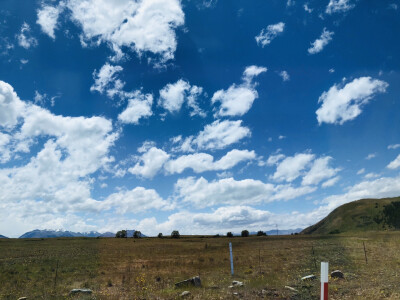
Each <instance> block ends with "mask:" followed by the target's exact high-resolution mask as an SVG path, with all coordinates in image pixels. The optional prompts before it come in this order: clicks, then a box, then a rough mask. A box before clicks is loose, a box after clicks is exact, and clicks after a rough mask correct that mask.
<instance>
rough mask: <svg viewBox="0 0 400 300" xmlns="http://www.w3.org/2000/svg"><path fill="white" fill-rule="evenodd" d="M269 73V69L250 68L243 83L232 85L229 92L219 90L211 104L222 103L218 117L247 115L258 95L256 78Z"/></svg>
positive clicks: (246, 70)
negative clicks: (254, 80) (254, 81)
mask: <svg viewBox="0 0 400 300" xmlns="http://www.w3.org/2000/svg"><path fill="white" fill-rule="evenodd" d="M266 71H267V68H264V67H259V66H249V67H247V68H246V69H245V71H244V72H243V83H242V84H240V85H236V84H232V85H231V86H230V87H229V88H228V89H227V90H219V91H217V92H215V93H214V95H213V96H212V98H211V102H212V103H213V104H215V103H216V102H220V103H221V105H220V108H219V110H218V113H217V115H218V116H242V115H244V114H245V113H247V112H248V111H249V110H250V108H251V106H252V105H253V102H254V100H255V99H257V98H258V93H257V91H256V89H255V87H256V86H257V83H253V79H254V77H256V76H258V75H259V74H261V73H264V72H266Z"/></svg>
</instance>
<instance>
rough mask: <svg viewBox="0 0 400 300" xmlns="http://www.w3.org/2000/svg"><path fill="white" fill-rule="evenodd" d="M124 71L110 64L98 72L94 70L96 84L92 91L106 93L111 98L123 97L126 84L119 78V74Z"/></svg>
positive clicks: (106, 64) (91, 88)
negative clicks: (122, 93)
mask: <svg viewBox="0 0 400 300" xmlns="http://www.w3.org/2000/svg"><path fill="white" fill-rule="evenodd" d="M122 70H123V68H122V67H121V66H112V65H110V64H109V63H105V64H104V65H103V66H102V67H101V69H100V70H99V71H98V72H97V70H94V72H93V79H94V84H93V85H92V86H91V87H90V91H92V92H94V91H97V92H99V93H100V94H103V93H106V94H107V96H108V97H109V98H113V97H114V96H115V95H117V94H118V95H121V92H122V89H123V87H124V85H125V83H124V82H123V81H121V80H120V79H118V78H117V74H118V73H119V72H122Z"/></svg>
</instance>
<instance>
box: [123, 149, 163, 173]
mask: <svg viewBox="0 0 400 300" xmlns="http://www.w3.org/2000/svg"><path fill="white" fill-rule="evenodd" d="M169 157H170V155H169V154H168V153H167V152H165V151H164V150H161V149H158V148H156V147H151V148H150V149H148V150H146V152H145V153H143V154H142V156H140V157H137V160H138V162H137V163H136V164H135V165H134V166H133V167H131V168H129V169H128V171H129V172H130V173H132V174H134V175H138V176H140V177H144V178H153V177H154V176H155V175H156V174H157V173H158V171H160V170H161V169H162V168H163V166H164V163H165V162H166V161H167V160H168V159H169Z"/></svg>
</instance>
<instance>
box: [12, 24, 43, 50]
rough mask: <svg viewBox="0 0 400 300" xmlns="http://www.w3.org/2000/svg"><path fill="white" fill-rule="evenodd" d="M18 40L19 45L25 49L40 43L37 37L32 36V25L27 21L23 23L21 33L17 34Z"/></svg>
mask: <svg viewBox="0 0 400 300" xmlns="http://www.w3.org/2000/svg"><path fill="white" fill-rule="evenodd" d="M17 40H18V45H20V46H21V47H23V48H25V49H29V48H31V47H36V46H37V45H38V41H37V39H36V38H34V37H32V36H31V27H30V26H29V25H28V24H27V23H26V22H24V24H22V27H21V30H20V33H19V34H18V35H17Z"/></svg>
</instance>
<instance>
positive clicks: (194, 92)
mask: <svg viewBox="0 0 400 300" xmlns="http://www.w3.org/2000/svg"><path fill="white" fill-rule="evenodd" d="M201 94H203V88H202V87H198V86H196V85H193V86H191V85H190V84H189V83H188V82H187V81H185V80H182V79H179V80H178V81H177V82H175V83H168V84H167V85H166V86H165V87H163V88H162V89H161V90H160V99H159V105H160V106H162V107H163V108H164V109H165V110H167V111H169V112H170V113H176V112H179V111H180V110H181V108H182V105H183V103H184V102H185V100H186V101H187V105H188V106H189V107H190V108H191V113H190V115H191V116H194V115H199V116H201V117H205V116H206V114H205V112H203V111H202V110H201V109H200V107H199V106H198V104H197V99H198V98H199V97H200V95H201Z"/></svg>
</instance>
